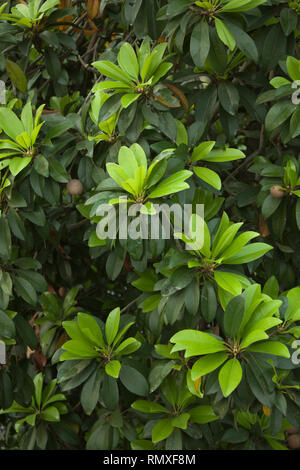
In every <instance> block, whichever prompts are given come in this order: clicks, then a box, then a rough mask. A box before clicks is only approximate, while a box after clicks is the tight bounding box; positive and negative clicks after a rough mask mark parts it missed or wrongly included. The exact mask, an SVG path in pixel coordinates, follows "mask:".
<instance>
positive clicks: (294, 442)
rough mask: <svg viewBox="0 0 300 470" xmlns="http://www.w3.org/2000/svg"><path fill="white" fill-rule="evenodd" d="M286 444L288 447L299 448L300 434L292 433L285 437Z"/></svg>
mask: <svg viewBox="0 0 300 470" xmlns="http://www.w3.org/2000/svg"><path fill="white" fill-rule="evenodd" d="M287 445H288V446H289V448H290V449H299V448H300V435H299V434H292V435H291V436H289V437H288V438H287Z"/></svg>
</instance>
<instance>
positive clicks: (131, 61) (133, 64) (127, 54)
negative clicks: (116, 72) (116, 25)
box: [118, 42, 139, 81]
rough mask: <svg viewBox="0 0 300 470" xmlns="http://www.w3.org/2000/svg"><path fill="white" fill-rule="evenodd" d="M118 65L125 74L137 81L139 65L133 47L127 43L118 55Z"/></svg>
mask: <svg viewBox="0 0 300 470" xmlns="http://www.w3.org/2000/svg"><path fill="white" fill-rule="evenodd" d="M118 63H119V66H120V67H121V69H122V70H123V72H125V74H128V75H130V78H132V79H133V80H135V81H137V80H138V77H139V64H138V61H137V57H136V54H135V52H134V49H133V47H132V46H131V45H130V44H129V43H128V42H126V43H124V44H123V45H122V47H121V49H120V51H119V54H118Z"/></svg>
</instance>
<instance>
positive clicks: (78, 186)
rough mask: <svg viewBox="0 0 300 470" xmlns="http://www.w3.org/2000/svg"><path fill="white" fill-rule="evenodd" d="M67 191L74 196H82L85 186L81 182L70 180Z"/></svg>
mask: <svg viewBox="0 0 300 470" xmlns="http://www.w3.org/2000/svg"><path fill="white" fill-rule="evenodd" d="M67 191H68V193H69V194H71V195H72V196H79V195H80V194H82V191H83V186H82V183H81V181H79V180H70V181H69V182H68V184H67Z"/></svg>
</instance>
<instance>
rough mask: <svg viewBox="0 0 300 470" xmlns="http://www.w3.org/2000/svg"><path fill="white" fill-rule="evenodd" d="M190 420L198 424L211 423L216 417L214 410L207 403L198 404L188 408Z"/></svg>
mask: <svg viewBox="0 0 300 470" xmlns="http://www.w3.org/2000/svg"><path fill="white" fill-rule="evenodd" d="M189 414H190V416H191V421H193V422H194V423H198V424H206V423H211V422H212V421H216V420H217V419H218V417H217V416H216V415H215V413H214V410H213V409H212V407H211V406H209V405H199V406H195V407H194V408H192V409H190V410H189Z"/></svg>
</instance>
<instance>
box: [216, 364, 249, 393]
mask: <svg viewBox="0 0 300 470" xmlns="http://www.w3.org/2000/svg"><path fill="white" fill-rule="evenodd" d="M242 376H243V371H242V367H241V364H240V363H239V361H238V360H237V359H235V358H233V359H230V360H229V361H228V362H226V364H224V366H223V367H222V369H221V370H220V372H219V383H220V387H221V390H222V393H223V395H224V397H228V396H229V395H230V394H231V393H232V392H233V391H234V390H235V389H236V387H237V386H238V385H239V383H240V381H241V380H242Z"/></svg>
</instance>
